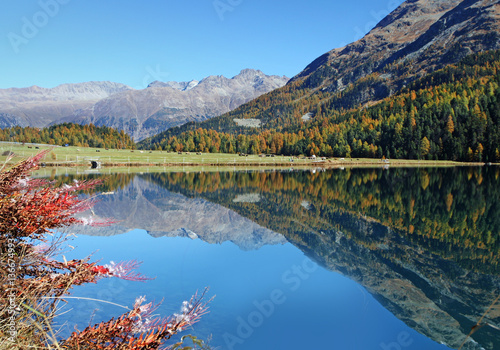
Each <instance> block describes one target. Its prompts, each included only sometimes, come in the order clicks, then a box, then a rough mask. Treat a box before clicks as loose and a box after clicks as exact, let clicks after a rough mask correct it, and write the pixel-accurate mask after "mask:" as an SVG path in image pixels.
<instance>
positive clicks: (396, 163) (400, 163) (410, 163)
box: [42, 159, 500, 169]
mask: <svg viewBox="0 0 500 350" xmlns="http://www.w3.org/2000/svg"><path fill="white" fill-rule="evenodd" d="M490 165H491V166H498V165H500V164H498V163H491V164H490V163H479V162H453V161H417V160H404V159H397V160H393V161H389V162H381V161H370V160H365V161H336V160H326V161H316V162H304V163H299V162H224V163H211V162H210V163H204V162H167V163H153V162H130V163H128V162H103V163H99V164H98V167H97V168H127V167H132V168H136V167H175V168H178V167H209V168H214V167H238V168H244V167H257V168H260V167H277V168H325V169H335V168H342V167H349V168H357V167H376V168H390V167H414V168H417V167H481V166H490ZM42 167H48V168H52V167H54V168H56V167H57V168H59V167H83V168H89V167H91V162H90V161H89V164H85V163H75V162H42Z"/></svg>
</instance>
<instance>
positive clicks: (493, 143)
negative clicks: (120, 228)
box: [139, 50, 500, 162]
mask: <svg viewBox="0 0 500 350" xmlns="http://www.w3.org/2000/svg"><path fill="white" fill-rule="evenodd" d="M499 111H500V50H495V51H487V52H484V53H479V54H473V55H470V56H467V57H466V58H464V59H463V60H462V61H460V62H459V63H458V64H455V65H448V66H446V67H445V68H443V69H439V70H437V71H435V72H433V73H430V74H427V75H426V76H424V77H423V78H420V79H417V80H415V81H413V82H412V83H410V84H409V85H408V86H407V87H406V88H404V89H402V90H400V91H399V92H397V93H396V94H394V95H392V96H391V97H387V98H385V99H384V100H382V101H379V103H377V104H375V105H373V106H370V107H363V108H358V109H353V110H347V111H337V110H335V109H333V108H330V107H328V106H319V107H318V110H317V111H316V115H315V116H314V118H311V115H312V113H308V114H306V115H305V116H304V117H303V118H302V119H305V118H306V117H307V118H309V119H312V120H307V121H306V120H304V121H303V122H302V123H301V124H300V125H297V126H295V127H289V128H288V129H285V132H283V131H276V130H271V131H269V130H264V131H261V132H260V133H259V134H251V135H238V136H236V135H234V134H232V133H226V132H218V131H215V130H207V129H204V128H198V129H196V130H189V131H186V132H183V133H181V134H180V135H177V136H170V137H168V138H166V137H165V134H166V133H164V134H160V135H158V136H157V137H154V138H152V139H149V140H145V141H144V142H142V143H140V144H139V146H140V147H149V146H150V145H153V147H154V148H156V149H157V148H159V147H161V148H162V149H164V150H176V151H181V150H182V151H190V152H191V151H193V152H206V151H208V150H210V151H218V152H225V153H231V152H241V153H252V154H256V153H273V154H284V155H300V154H308V155H317V156H327V157H332V156H334V157H369V158H374V157H378V158H382V157H384V156H385V157H386V158H391V157H392V158H404V159H417V158H418V159H442V160H460V161H478V162H500V148H499V145H500V113H499ZM241 121H247V122H249V121H250V120H248V119H247V120H245V119H242V120H240V122H241ZM254 121H258V120H256V119H255V120H254ZM216 122H217V120H211V121H209V122H208V123H207V124H211V125H212V126H214V127H215V128H216V125H213V124H214V123H216ZM181 129H182V127H181ZM173 131H175V130H173ZM236 131H237V129H236Z"/></svg>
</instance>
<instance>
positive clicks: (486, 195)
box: [56, 167, 500, 350]
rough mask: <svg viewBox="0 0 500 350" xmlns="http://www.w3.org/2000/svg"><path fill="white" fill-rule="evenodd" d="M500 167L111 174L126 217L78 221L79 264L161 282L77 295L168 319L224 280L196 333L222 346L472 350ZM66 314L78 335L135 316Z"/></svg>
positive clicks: (494, 314) (89, 306) (108, 209)
mask: <svg viewBox="0 0 500 350" xmlns="http://www.w3.org/2000/svg"><path fill="white" fill-rule="evenodd" d="M499 170H500V169H499V168H497V167H484V168H452V169H389V170H384V169H350V170H349V169H347V170H329V171H321V170H317V171H284V172H261V171H255V172H190V173H173V172H170V173H160V174H158V173H156V174H120V175H113V174H108V175H105V176H104V184H103V186H102V187H101V188H100V189H99V190H100V191H102V192H104V193H106V194H105V195H100V196H99V197H100V201H99V202H98V203H97V205H96V206H95V208H94V212H95V214H96V215H97V216H102V217H112V218H115V219H116V220H118V223H117V224H116V225H114V226H112V227H108V228H90V229H89V228H88V227H78V228H75V229H74V230H73V231H75V232H76V233H77V235H78V237H77V238H75V239H74V240H73V241H72V242H71V243H70V244H72V245H74V246H76V248H75V250H73V251H71V252H68V253H66V257H67V258H81V257H83V256H87V255H89V254H91V253H93V252H94V259H101V261H102V263H108V262H109V261H111V260H112V261H122V260H131V259H137V260H140V261H142V262H143V264H142V266H141V268H140V271H141V272H142V273H144V274H145V275H148V276H151V277H156V278H155V279H154V280H152V281H148V282H146V283H140V282H128V281H122V280H118V279H107V280H102V281H100V282H99V283H97V284H95V285H86V286H82V287H79V288H76V289H74V292H73V295H74V296H79V297H87V298H95V299H100V300H106V301H110V302H113V303H117V304H120V305H126V306H130V305H132V304H133V302H134V300H135V298H137V297H138V296H141V295H146V297H147V299H148V300H156V301H161V300H163V304H162V306H161V307H160V308H159V310H158V311H159V313H161V314H163V315H167V314H171V313H173V312H177V311H178V310H179V308H180V305H181V303H182V301H183V300H186V299H189V297H190V296H191V295H192V294H193V293H194V292H196V291H197V290H198V291H201V290H203V289H204V288H205V287H210V291H209V292H208V295H209V296H213V295H215V296H216V297H215V299H214V300H213V301H212V302H211V303H210V313H209V314H207V315H205V316H204V317H203V318H202V320H201V321H200V322H199V323H197V324H195V325H194V327H193V329H191V330H190V331H189V333H191V334H194V335H196V336H198V337H200V338H203V339H206V338H208V337H210V336H211V338H212V340H211V343H210V344H211V345H212V346H213V347H218V348H219V349H237V350H246V349H361V350H366V349H389V350H398V349H450V348H452V349H457V348H459V347H460V345H461V344H462V342H464V341H465V340H466V336H467V334H469V332H470V330H471V327H472V326H473V325H474V324H475V323H476V322H477V321H478V320H479V319H480V317H481V316H482V315H483V314H484V313H485V311H486V310H487V309H488V307H489V306H490V305H491V303H492V302H493V301H494V300H495V298H496V297H497V296H498V293H499V290H500V288H499V287H500V277H499V271H500V268H499V265H498V262H499V253H500V236H499V231H500V204H499V201H498V200H499V198H500V186H499V185H500V179H499V172H500V171H499ZM96 176H99V175H67V176H62V177H56V180H57V181H61V182H63V181H72V180H73V179H74V178H78V179H82V178H85V177H96ZM65 309H66V310H67V311H68V312H67V313H65V314H63V315H62V316H61V317H60V319H59V322H60V323H64V322H66V323H67V327H66V332H68V331H70V330H71V329H72V328H73V327H74V326H75V325H77V326H78V328H80V329H82V328H84V327H85V326H86V325H87V324H88V323H89V322H97V321H101V320H107V319H109V318H110V317H113V316H118V315H120V314H122V313H123V312H124V311H125V310H123V309H121V308H120V307H117V306H113V305H110V304H105V303H101V302H94V301H88V300H70V302H69V305H68V306H66V307H65ZM483 323H485V324H486V325H485V326H484V327H482V328H481V329H479V330H478V331H477V332H475V333H474V334H473V335H472V338H469V339H468V340H467V341H466V343H465V345H464V347H463V348H464V349H482V348H484V349H500V331H498V330H496V329H495V328H494V327H500V307H499V306H498V305H497V306H496V307H493V308H492V309H490V310H489V312H488V314H487V315H486V317H485V318H484V319H483ZM490 325H492V326H494V327H491V326H490ZM63 334H64V333H63Z"/></svg>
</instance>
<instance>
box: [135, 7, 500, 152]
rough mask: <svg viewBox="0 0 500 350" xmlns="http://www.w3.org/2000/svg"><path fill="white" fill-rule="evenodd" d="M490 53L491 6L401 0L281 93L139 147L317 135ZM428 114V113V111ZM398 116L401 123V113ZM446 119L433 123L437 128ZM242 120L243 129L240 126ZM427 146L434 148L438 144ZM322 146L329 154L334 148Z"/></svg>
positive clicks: (494, 29)
mask: <svg viewBox="0 0 500 350" xmlns="http://www.w3.org/2000/svg"><path fill="white" fill-rule="evenodd" d="M498 49H500V2H499V1H498V0H493V1H492V0H407V1H405V2H404V3H403V4H401V5H400V6H399V7H398V8H397V9H395V10H394V11H393V12H392V13H390V14H389V15H388V16H386V17H385V18H384V19H383V20H382V21H380V22H379V23H378V24H377V25H376V26H375V27H374V28H373V29H372V30H371V31H370V32H369V33H368V34H366V35H365V36H364V37H363V38H361V39H359V40H357V41H356V42H353V43H351V44H348V45H346V46H344V47H341V48H337V49H333V50H331V51H329V52H327V53H325V54H323V55H321V56H320V57H318V58H317V59H316V60H314V61H313V62H312V63H311V64H309V65H308V66H307V67H306V68H305V69H304V70H303V71H302V72H300V73H299V74H298V75H296V76H295V77H293V78H292V79H291V80H290V81H289V82H288V83H287V85H285V86H284V87H282V88H279V89H277V90H274V91H272V92H271V93H269V94H266V95H264V96H261V97H259V98H257V99H255V100H253V101H250V102H249V103H246V104H244V105H242V106H241V107H239V108H237V109H235V110H233V111H231V112H229V113H227V114H224V115H222V116H219V117H217V118H214V119H211V120H208V121H205V122H202V123H189V124H186V125H184V126H182V127H180V128H175V129H173V130H168V131H167V132H165V133H162V134H161V135H158V136H157V137H156V138H154V139H152V140H148V141H147V142H146V143H147V144H154V143H156V142H159V140H162V139H165V138H168V137H170V136H177V137H178V136H179V135H181V134H182V132H185V131H188V130H194V129H198V128H203V129H213V130H217V131H218V132H226V133H230V134H233V135H237V134H259V133H261V132H263V131H264V132H265V131H267V130H269V131H276V132H294V133H298V132H299V131H302V132H303V133H304V134H306V133H307V132H308V131H309V130H310V129H312V128H314V127H318V129H320V130H321V129H323V130H324V129H325V125H324V124H323V125H322V122H323V120H324V122H325V123H329V124H330V125H336V124H337V120H338V119H340V118H342V113H344V112H345V111H348V110H356V111H359V112H360V114H362V111H363V110H364V109H366V108H368V107H370V106H373V105H376V104H378V103H379V102H380V101H382V100H384V99H385V98H387V97H389V96H393V95H394V94H396V93H398V92H401V91H403V90H404V89H405V88H406V87H408V86H409V85H410V84H411V83H412V82H414V81H416V80H418V79H422V78H425V77H427V76H428V75H429V74H431V73H432V72H436V71H437V70H440V69H442V68H444V67H449V66H450V65H454V64H456V63H458V62H460V61H461V60H463V59H464V58H465V57H468V56H470V55H471V54H477V53H482V52H485V51H491V50H498ZM472 107H474V106H472ZM405 112H406V111H405ZM439 112H440V111H439ZM429 113H433V114H436V111H429ZM390 114H391V111H390V110H389V111H385V113H384V114H383V115H382V118H387V117H389V115H390ZM394 114H395V113H394ZM339 115H340V116H339ZM408 115H409V113H408ZM402 116H403V117H405V118H406V114H405V115H402ZM448 116H449V114H447V115H445V116H441V115H437V116H436V118H439V120H440V121H441V119H442V118H443V117H444V118H447V117H448ZM339 117H340V118H339ZM245 119H247V120H248V121H247V123H242V120H245ZM493 119H495V118H493ZM408 121H410V120H409V118H408ZM315 122H316V123H317V124H314V123H315ZM444 123H446V120H444ZM418 124H419V123H418V121H417V125H418ZM242 126H243V127H242ZM252 126H259V127H258V128H255V127H252ZM392 127H394V126H392ZM495 128H496V126H495ZM348 131H350V130H348ZM377 131H380V130H377ZM337 133H338V130H337ZM353 134H356V132H351V135H350V139H349V140H346V141H348V142H351V141H352V138H353V136H355V137H356V138H357V139H360V137H363V138H365V140H366V141H368V144H370V140H367V138H366V137H365V136H364V135H353ZM328 135H331V133H329V134H328ZM324 136H325V135H323V138H324ZM423 136H424V135H422V136H421V137H423ZM427 138H428V139H429V140H430V138H429V136H427ZM368 139H369V138H368ZM381 141H382V142H381V143H384V140H381ZM431 141H432V142H434V143H436V145H437V144H438V143H439V137H438V138H437V139H436V140H431ZM418 142H420V140H418ZM146 143H145V144H146ZM329 143H330V146H331V147H332V148H333V147H334V146H335V144H338V143H339V141H338V140H332V142H329ZM350 146H351V148H352V145H350ZM474 146H475V147H477V146H478V145H477V144H476V145H474ZM436 147H437V146H436ZM471 148H473V149H474V147H471ZM324 153H327V152H324ZM333 153H334V152H333ZM340 153H342V152H340ZM333 155H335V154H333ZM336 156H344V155H343V154H338V155H336ZM380 156H381V155H380ZM386 156H387V155H386Z"/></svg>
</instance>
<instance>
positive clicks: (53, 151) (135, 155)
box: [0, 143, 485, 169]
mask: <svg viewBox="0 0 500 350" xmlns="http://www.w3.org/2000/svg"><path fill="white" fill-rule="evenodd" d="M37 147H38V148H37ZM44 149H50V152H49V153H48V154H47V156H46V157H45V158H44V159H43V160H42V163H43V165H44V166H46V167H65V168H66V167H84V168H90V167H91V163H92V162H95V163H97V165H98V166H99V167H104V168H108V167H109V168H129V167H134V168H144V167H148V168H149V167H157V168H166V167H168V168H188V169H193V168H200V167H202V168H205V167H207V168H221V167H230V168H248V167H254V168H256V169H262V168H291V167H292V168H343V167H452V166H483V165H485V164H484V163H477V162H476V163H468V162H454V161H429V160H407V159H390V160H385V161H383V160H381V159H368V158H328V159H325V158H322V159H319V158H318V159H311V158H309V157H303V156H300V157H295V156H293V157H292V156H270V155H267V156H266V155H248V156H239V155H237V154H222V153H216V154H213V153H192V152H191V153H187V152H182V153H177V152H175V153H174V152H165V151H139V150H114V149H109V150H106V149H99V148H84V147H57V146H49V145H39V146H35V145H24V146H23V145H21V144H15V143H2V144H0V161H1V162H5V160H6V159H7V154H8V153H9V152H12V153H14V157H13V159H12V160H11V161H10V162H12V163H15V162H17V161H19V160H20V159H24V158H26V157H29V156H32V155H35V154H37V153H38V152H40V151H42V150H44Z"/></svg>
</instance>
